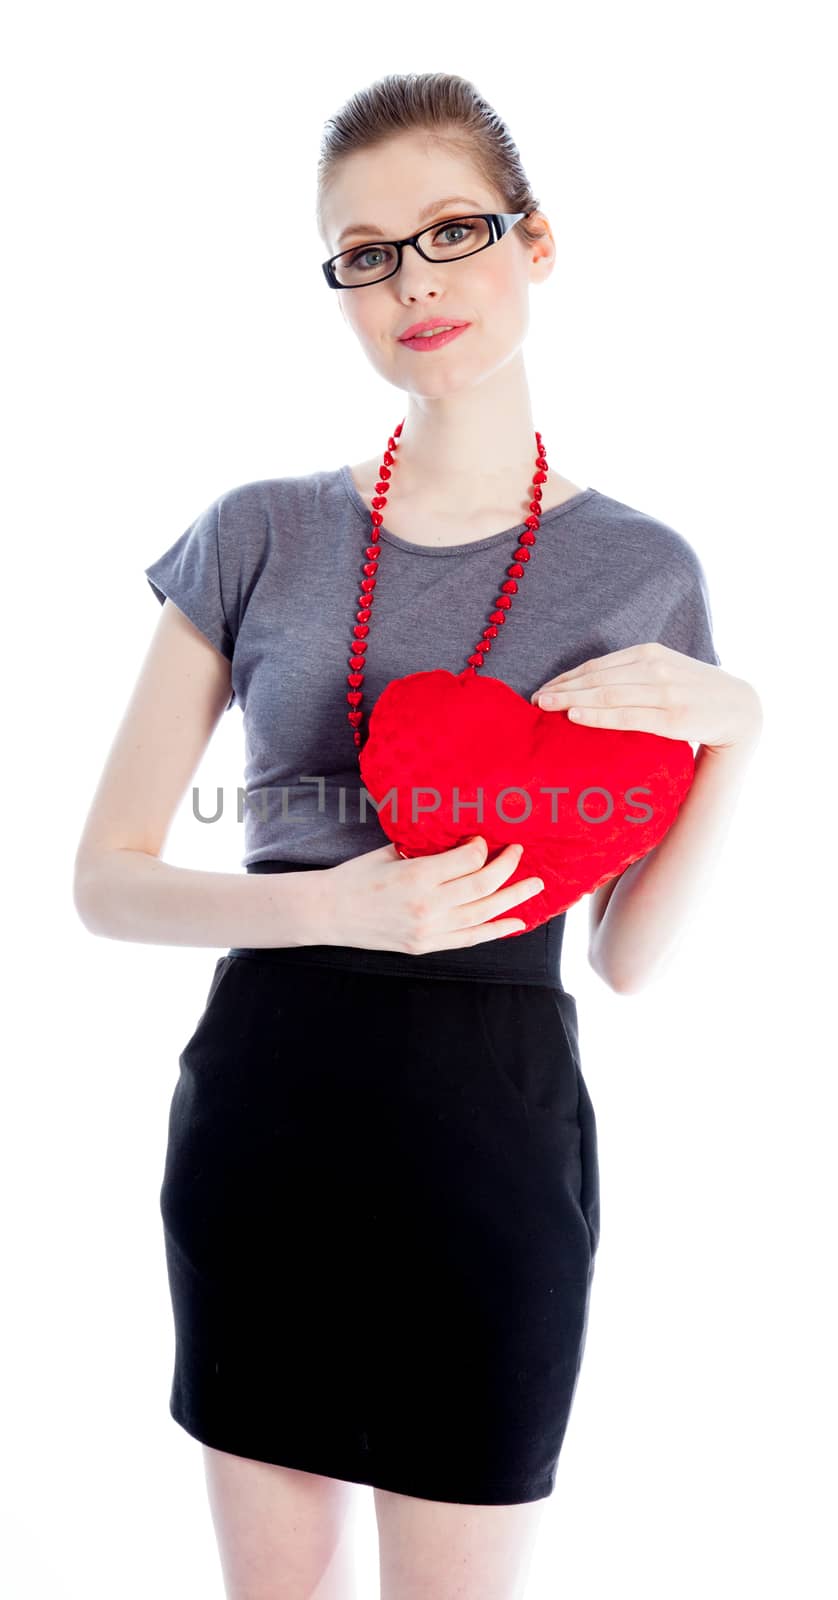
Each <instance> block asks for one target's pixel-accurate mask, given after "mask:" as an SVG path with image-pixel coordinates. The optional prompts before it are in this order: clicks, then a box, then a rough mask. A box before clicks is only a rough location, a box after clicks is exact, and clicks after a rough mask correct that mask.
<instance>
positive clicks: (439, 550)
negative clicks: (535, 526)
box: [338, 464, 599, 556]
mask: <svg viewBox="0 0 838 1600" xmlns="http://www.w3.org/2000/svg"><path fill="white" fill-rule="evenodd" d="M338 475H339V477H340V481H341V483H342V484H343V487H344V489H345V491H346V494H347V498H348V499H349V502H350V504H351V505H352V507H353V510H355V511H356V512H357V513H358V515H359V516H360V517H362V518H363V519H364V521H365V522H367V523H368V522H369V515H370V508H369V506H368V505H367V504H366V501H365V500H364V499H363V498H362V496H361V495H360V494H359V492H358V490H357V488H356V487H355V479H354V478H353V476H352V473H351V472H350V470H349V466H348V464H346V465H344V466H342V467H339V468H338ZM595 494H599V490H598V489H593V488H591V487H590V485H589V486H588V487H587V488H585V489H580V490H579V493H578V494H574V495H571V496H570V499H569V500H564V501H562V504H561V505H560V506H551V507H550V509H549V511H545V512H544V514H543V516H542V517H541V526H542V527H543V526H544V524H545V523H546V522H551V521H554V520H555V519H556V518H557V517H560V516H562V515H563V514H564V513H565V512H566V511H575V510H576V509H577V507H579V506H581V505H584V503H585V501H586V500H590V499H592V498H593V496H594V495H595ZM526 526H527V524H526V522H516V523H515V524H514V525H513V526H512V527H511V528H503V529H502V530H501V532H500V533H489V534H487V535H486V538H485V539H470V540H466V542H465V543H464V544H446V545H439V546H434V545H426V544H416V543H415V542H414V541H413V540H412V539H403V538H402V537H401V535H400V534H398V533H391V532H390V530H389V529H388V528H385V527H384V526H383V524H382V526H381V527H380V528H379V530H378V534H379V538H381V539H384V540H385V541H386V542H387V544H394V545H397V546H398V548H399V549H400V550H410V551H411V552H412V553H413V554H414V555H417V556H459V555H465V553H466V551H471V550H487V549H489V548H490V547H491V546H492V545H493V544H499V543H500V542H501V540H502V539H509V538H510V537H511V536H512V534H514V533H523V531H524V529H525V528H526Z"/></svg>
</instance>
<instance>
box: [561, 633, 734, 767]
mask: <svg viewBox="0 0 838 1600" xmlns="http://www.w3.org/2000/svg"><path fill="white" fill-rule="evenodd" d="M545 697H548V698H545ZM531 703H532V704H533V705H537V706H538V707H539V709H540V710H543V711H566V712H567V714H568V717H569V718H570V720H571V722H578V723H586V724H587V725H588V726H589V727H592V728H594V727H596V728H620V729H633V730H634V731H635V732H638V733H658V734H662V735H663V737H664V738H665V739H688V740H689V741H690V742H691V743H693V744H701V745H704V746H705V747H706V748H707V749H709V750H714V751H718V750H727V749H730V748H732V747H733V746H739V745H747V744H753V743H755V742H756V740H757V739H758V738H759V735H760V732H761V729H762V705H761V702H760V699H759V696H758V694H757V692H756V690H755V689H754V687H753V685H752V684H750V683H747V682H746V681H745V679H744V678H735V677H733V675H732V674H731V673H729V672H723V671H722V669H721V667H716V666H710V665H709V664H708V663H707V662H706V661H696V660H695V658H694V656H686V655H683V654H682V653H681V651H680V650H670V648H669V646H668V645H665V644H657V643H655V642H652V643H650V644H635V645H629V646H628V648H627V649H625V650H612V651H611V652H610V654H608V655H604V656H593V657H592V658H591V659H590V661H583V662H581V663H580V665H579V666H578V667H572V668H571V669H570V670H569V671H568V672H561V673H559V676H558V677H557V678H551V679H550V681H549V683H545V684H543V685H542V687H541V688H540V689H537V690H536V692H535V694H534V695H533V696H532V698H531Z"/></svg>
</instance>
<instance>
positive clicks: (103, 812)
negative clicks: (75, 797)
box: [73, 600, 330, 949]
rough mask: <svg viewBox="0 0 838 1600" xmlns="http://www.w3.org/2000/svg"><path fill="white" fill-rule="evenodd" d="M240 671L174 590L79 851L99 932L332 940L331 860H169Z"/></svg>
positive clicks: (178, 939)
mask: <svg viewBox="0 0 838 1600" xmlns="http://www.w3.org/2000/svg"><path fill="white" fill-rule="evenodd" d="M230 681H231V679H230V663H229V661H228V660H227V659H226V658H225V657H224V656H223V655H222V654H221V653H220V651H218V650H217V649H216V648H215V647H214V646H213V644H212V643H210V642H209V641H208V640H207V639H206V638H205V637H204V635H203V634H202V633H201V632H200V631H199V629H197V628H196V627H194V626H193V624H192V623H191V622H190V621H189V619H188V618H187V617H186V616H184V615H183V614H182V612H180V611H179V610H178V609H177V607H176V606H174V605H173V604H172V603H171V602H170V601H168V600H167V601H166V603H165V605H164V606H163V610H162V612H161V614H160V620H159V622H158V625H157V631H156V632H155V634H154V637H153V639H152V642H151V645H150V647H149V650H148V652H147V655H146V659H145V661H144V662H143V664H142V668H141V671H140V674H139V677H138V679H137V683H136V686H135V688H134V692H133V694H132V696H131V699H130V702H129V704H128V706H127V708H126V711H125V714H124V716H123V719H122V722H121V724H120V726H119V727H118V729H117V731H116V736H115V738H114V740H113V743H112V745H111V749H110V751H109V753H108V757H107V761H106V763H105V768H104V771H103V773H102V776H101V778H100V780H99V785H98V787H97V789H96V793H95V794H94V796H93V800H92V802H91V806H90V809H89V811H88V815H87V819H86V821H85V825H84V829H83V831H82V835H81V838H80V840H79V844H78V848H77V851H76V859H75V866H74V876H73V902H74V905H75V908H76V910H77V912H78V914H79V917H80V918H81V920H82V922H83V923H84V925H85V927H86V928H87V929H88V930H89V932H91V933H94V934H99V935H101V936H102V937H103V938H106V939H128V940H132V941H135V942H137V943H139V944H175V945H190V944H191V945H212V946H216V947H218V946H221V947H222V948H223V947H224V946H229V945H245V946H248V945H251V946H253V947H254V948H257V949H261V948H263V947H266V946H267V947H271V946H274V945H297V944H319V943H321V942H325V938H326V927H327V925H328V921H329V909H330V896H329V893H328V890H327V885H328V884H329V881H330V880H329V878H328V870H329V869H328V868H326V869H324V870H323V871H322V872H317V871H314V872H292V873H288V874H287V875H286V874H284V873H264V874H263V873H234V872H227V873H225V872H201V871H195V870H193V869H192V868H188V867H176V866H173V865H171V864H170V863H169V862H166V861H161V860H160V853H161V851H162V849H163V846H164V844H165V841H166V836H167V834H168V831H169V828H170V825H171V822H172V818H173V817H174V814H175V811H176V810H177V807H178V805H179V804H180V802H181V800H182V798H183V795H184V793H185V791H186V788H187V786H188V783H189V780H190V778H191V777H192V776H193V774H194V772H195V769H196V767H197V765H198V763H199V761H200V759H201V757H202V756H203V754H204V752H205V750H206V748H207V745H208V744H209V741H210V739H211V737H212V734H213V732H214V730H215V728H216V726H217V724H218V721H219V718H220V717H221V715H222V713H223V711H224V707H225V705H226V704H227V701H228V699H229V696H230Z"/></svg>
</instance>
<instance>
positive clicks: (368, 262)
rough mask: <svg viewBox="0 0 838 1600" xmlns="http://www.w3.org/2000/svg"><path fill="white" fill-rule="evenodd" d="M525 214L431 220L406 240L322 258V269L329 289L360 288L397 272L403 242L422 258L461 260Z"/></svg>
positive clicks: (491, 213) (379, 242)
mask: <svg viewBox="0 0 838 1600" xmlns="http://www.w3.org/2000/svg"><path fill="white" fill-rule="evenodd" d="M528 216H529V212H528V211H487V212H482V213H479V214H478V215H477V216H471V217H446V218H445V220H444V221H443V222H432V223H431V225H430V227H428V228H422V229H421V231H420V232H419V233H414V234H411V236H410V238H409V239H377V240H375V241H374V242H373V243H371V244H354V245H352V246H351V248H350V249H348V250H341V252H340V254H339V255H336V256H332V258H331V260H329V261H324V262H323V264H322V265H323V272H324V274H325V277H326V282H327V283H328V285H329V288H330V289H363V288H364V287H365V285H366V284H368V283H381V282H382V280H383V279H384V278H392V276H393V274H394V273H396V272H398V270H399V267H400V266H401V264H402V251H403V250H404V247H405V245H407V244H412V245H413V247H414V249H416V250H418V251H419V254H420V256H422V258H423V260H425V261H433V262H439V261H461V260H462V259H463V257H464V256H474V255H477V252H478V251H479V250H488V248H489V246H490V245H493V244H497V243H498V240H499V239H502V238H503V236H504V234H506V233H508V232H509V231H510V229H511V228H514V226H515V224H516V222H520V221H521V220H522V219H523V218H524V217H528ZM429 235H432V237H428V236H429ZM448 235H454V237H453V238H449V237H448ZM457 235H459V237H457ZM420 240H421V241H422V243H421V244H420V242H419V241H420Z"/></svg>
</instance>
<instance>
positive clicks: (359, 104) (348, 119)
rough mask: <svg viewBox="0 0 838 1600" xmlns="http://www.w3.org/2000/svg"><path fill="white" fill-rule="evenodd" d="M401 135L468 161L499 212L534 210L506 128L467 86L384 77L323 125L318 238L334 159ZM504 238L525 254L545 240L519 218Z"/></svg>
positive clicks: (430, 75) (437, 78)
mask: <svg viewBox="0 0 838 1600" xmlns="http://www.w3.org/2000/svg"><path fill="white" fill-rule="evenodd" d="M409 132H421V133H425V134H427V135H428V136H429V137H430V138H433V139H436V140H438V142H439V143H440V144H441V145H445V146H447V147H448V148H449V149H451V150H453V151H455V152H456V154H457V155H461V156H465V157H466V158H467V159H468V160H470V161H471V163H472V165H473V166H474V167H475V169H476V170H477V171H478V172H479V173H480V176H481V177H482V178H483V181H484V182H485V183H486V184H487V185H488V186H489V188H491V189H493V190H494V191H495V192H496V193H497V194H499V195H501V196H502V204H501V205H500V206H499V207H498V209H499V210H503V211H525V212H531V211H538V210H539V204H538V201H537V200H536V198H535V195H534V194H533V192H532V189H531V188H530V184H529V180H528V178H527V175H526V173H525V171H524V168H523V164H522V161H521V157H520V155H519V153H518V147H517V145H516V144H515V141H514V139H513V138H512V135H511V133H510V132H509V129H508V128H507V126H506V123H505V122H503V121H502V120H501V118H500V117H499V116H498V114H497V112H496V111H494V110H493V109H492V107H491V106H490V105H489V103H488V101H487V100H484V98H483V96H482V94H480V92H479V90H477V89H476V88H475V86H474V84H473V83H469V81H468V79H467V78H459V77H457V76H455V75H454V74H452V73H449V72H409V73H395V72H390V73H387V75H386V76H385V77H383V78H379V79H377V81H376V82H375V83H372V84H370V85H369V87H368V88H366V89H359V90H358V92H357V94H353V95H352V96H351V98H350V99H349V100H347V101H346V104H345V105H343V106H341V109H340V110H339V111H338V112H336V113H335V115H334V116H333V117H329V119H328V121H327V122H326V124H325V126H324V131H323V139H322V143H321V146H320V156H319V160H318V165H317V226H318V229H319V232H320V236H321V238H322V239H324V240H325V233H324V229H323V216H322V205H323V200H324V199H325V196H326V195H327V193H328V191H329V187H330V184H331V180H332V177H333V176H334V174H335V172H336V170H337V168H338V166H339V164H340V162H341V160H342V158H343V157H344V156H348V155H352V154H354V152H355V151H356V150H370V149H374V148H375V146H376V145H380V144H384V142H385V141H386V140H387V139H390V138H392V137H394V136H395V135H397V134H402V133H409ZM512 231H513V232H514V233H520V235H521V237H522V241H523V243H524V245H525V246H526V247H527V248H529V246H530V245H533V244H534V243H535V242H536V240H537V239H543V238H544V233H545V230H544V228H543V227H541V228H538V229H536V228H534V227H533V226H532V225H531V224H530V223H529V222H528V221H527V219H526V218H523V219H522V220H521V221H520V222H519V223H518V226H517V228H514V229H513V230H512Z"/></svg>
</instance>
